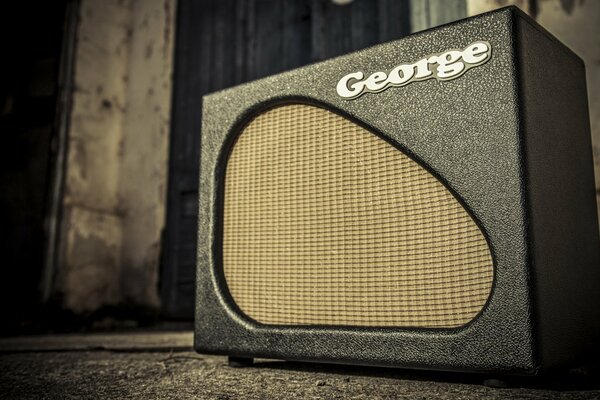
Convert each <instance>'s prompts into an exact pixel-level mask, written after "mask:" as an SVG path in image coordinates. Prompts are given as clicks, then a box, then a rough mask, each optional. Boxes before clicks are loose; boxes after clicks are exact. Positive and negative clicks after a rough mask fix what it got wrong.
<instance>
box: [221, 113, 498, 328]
mask: <svg viewBox="0 0 600 400" xmlns="http://www.w3.org/2000/svg"><path fill="white" fill-rule="evenodd" d="M224 201H225V203H224V215H223V218H224V220H223V225H224V226H223V268H224V274H225V279H226V281H227V285H228V288H229V291H230V293H231V295H232V297H233V299H234V301H235V303H236V304H237V305H238V306H239V307H240V309H241V310H242V311H243V312H244V313H245V314H246V315H248V316H249V317H251V318H253V319H254V320H256V321H258V322H261V323H265V324H276V325H280V324H281V325H307V324H319V325H337V326H373V327H456V326H460V325H464V324H466V323H467V322H469V321H470V320H472V319H473V318H474V317H475V315H476V314H477V313H478V312H479V311H480V310H481V309H482V307H483V306H484V304H485V302H486V300H487V298H488V296H489V294H490V290H491V286H492V276H493V266H492V258H491V254H490V251H489V248H488V244H487V242H486V240H485V239H484V237H483V235H482V233H481V231H480V230H479V228H478V226H477V225H476V224H475V223H474V222H473V220H472V219H471V217H470V216H469V215H468V214H467V212H466V211H465V210H464V208H463V207H462V206H461V205H460V204H459V203H458V202H457V201H456V199H455V198H454V197H453V196H452V194H451V193H450V192H449V191H448V190H447V189H446V188H445V187H444V186H443V185H442V184H441V183H440V182H439V181H438V180H437V179H436V178H435V177H434V176H433V175H431V174H430V173H429V172H427V171H426V170H425V169H423V168H422V167H421V166H419V165H418V164H417V163H416V162H415V161H413V160H412V159H410V158H409V157H407V156H406V155H405V154H404V153H402V152H401V151H399V150H398V149H396V148H395V147H393V146H392V145H390V144H389V143H387V142H386V141H384V140H383V139H381V138H379V137H378V136H376V135H374V134H373V133H371V132H369V131H367V130H366V129H364V128H362V127H360V126H358V125H356V124H354V123H353V122H351V121H349V120H347V119H345V118H343V117H341V116H339V115H337V114H334V113H332V112H330V111H327V110H324V109H321V108H317V107H313V106H308V105H285V106H281V107H278V108H275V109H272V110H269V111H266V112H264V113H262V114H261V115H259V116H258V117H256V118H255V119H254V120H253V121H252V122H251V123H250V124H249V125H248V126H247V127H246V128H245V129H244V131H243V132H242V134H241V135H240V137H239V139H238V140H237V142H236V143H235V145H234V147H233V149H232V152H231V155H230V158H229V160H228V164H227V169H226V176H225V193H224Z"/></svg>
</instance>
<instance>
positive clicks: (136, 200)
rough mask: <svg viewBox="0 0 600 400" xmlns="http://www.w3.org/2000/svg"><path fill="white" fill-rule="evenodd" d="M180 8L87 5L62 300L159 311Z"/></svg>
mask: <svg viewBox="0 0 600 400" xmlns="http://www.w3.org/2000/svg"><path fill="white" fill-rule="evenodd" d="M174 7H175V1H174V0H109V1H99V0H83V1H82V3H81V8H80V25H79V29H78V35H77V51H76V62H75V88H74V90H73V110H72V113H71V129H70V132H69V148H68V159H67V171H66V181H65V194H64V199H63V208H64V212H63V221H62V234H61V238H62V239H61V243H60V258H59V265H58V268H59V270H58V278H57V281H56V288H55V291H56V292H58V293H60V294H62V297H63V298H64V305H65V307H67V308H69V309H71V310H73V311H75V312H86V311H93V310H95V309H98V308H100V307H102V306H103V305H114V304H119V303H122V302H128V303H129V304H137V305H140V306H143V307H146V308H158V307H159V297H158V268H159V249H160V235H161V231H162V229H163V226H164V214H165V197H166V192H165V188H166V177H167V156H168V134H167V132H168V130H169V112H170V95H171V68H172V52H173V48H172V47H173V43H172V40H173V37H172V35H171V32H172V30H173V28H172V26H173V24H174V13H173V11H172V10H173V9H174Z"/></svg>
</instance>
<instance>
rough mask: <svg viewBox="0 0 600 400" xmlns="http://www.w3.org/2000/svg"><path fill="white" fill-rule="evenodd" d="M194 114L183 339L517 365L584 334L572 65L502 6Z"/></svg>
mask: <svg viewBox="0 0 600 400" xmlns="http://www.w3.org/2000/svg"><path fill="white" fill-rule="evenodd" d="M198 72H201V71H198ZM202 119H203V126H202V151H201V169H200V176H201V180H200V196H199V197H200V199H199V201H200V219H199V228H198V244H199V246H198V247H199V250H198V269H197V297H196V328H195V329H196V332H195V348H196V350H197V351H199V352H202V353H210V354H222V355H227V356H230V357H238V358H241V359H242V360H244V359H246V360H250V359H252V358H254V357H265V358H275V359H286V360H305V361H318V362H331V363H350V364H364V365H377V366H397V367H408V368H425V369H436V370H456V371H488V372H505V373H522V374H533V373H536V372H537V371H539V370H540V369H541V368H545V367H554V366H560V365H565V364H569V363H573V362H575V361H576V360H577V359H578V358H579V357H581V356H582V355H584V354H586V353H587V352H589V351H590V349H591V347H592V344H593V342H594V340H597V339H598V332H599V323H600V314H599V313H600V299H599V296H600V257H599V256H600V255H599V251H600V246H599V240H598V223H597V221H598V219H597V211H596V200H595V190H594V175H593V167H592V150H591V143H590V129H589V117H588V104H587V98H586V84H585V72H584V65H583V62H582V61H581V60H580V59H579V58H578V57H577V56H576V55H575V54H573V53H572V52H571V51H570V50H569V49H568V48H566V47H565V46H564V45H562V44H561V43H560V42H559V41H558V40H556V39H555V38H554V37H552V36H551V35H550V34H549V33H548V32H546V31H545V30H544V29H542V28H541V27H540V26H539V25H537V24H536V23H535V22H534V21H532V20H531V19H530V18H528V17H527V16H526V15H524V14H523V13H521V12H520V11H519V10H518V9H516V8H504V9H501V10H498V11H495V12H491V13H487V14H483V15H479V16H476V17H473V18H468V19H465V20H462V21H458V22H455V23H452V24H449V25H445V26H441V27H438V28H435V29H431V30H428V31H424V32H420V33H416V34H414V35H411V36H409V37H406V38H404V39H401V40H398V41H394V42H390V43H385V44H382V45H379V46H375V47H371V48H368V49H366V50H362V51H358V52H356V53H352V54H349V55H345V56H342V57H338V58H334V59H331V60H328V61H325V62H321V63H318V64H314V65H310V66H307V67H304V68H300V69H297V70H293V71H290V72H286V73H282V74H279V75H275V76H271V77H268V78H265V79H261V80H258V81H255V82H251V83H248V84H244V85H240V86H238V87H234V88H231V89H228V90H224V91H221V92H218V93H214V94H211V95H208V96H206V97H205V98H204V103H203V114H202ZM199 134H200V132H199Z"/></svg>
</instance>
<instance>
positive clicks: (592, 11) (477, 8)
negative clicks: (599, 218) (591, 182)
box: [467, 0, 600, 213]
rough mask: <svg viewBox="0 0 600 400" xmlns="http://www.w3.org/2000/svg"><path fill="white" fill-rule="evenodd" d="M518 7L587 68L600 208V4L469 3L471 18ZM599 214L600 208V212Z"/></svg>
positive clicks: (564, 0) (571, 0)
mask: <svg viewBox="0 0 600 400" xmlns="http://www.w3.org/2000/svg"><path fill="white" fill-rule="evenodd" d="M509 4H515V5H517V6H518V7H520V8H521V9H522V10H523V11H525V12H527V13H529V14H530V15H531V16H532V17H535V19H536V20H537V22H538V23H540V24H541V25H542V26H543V27H544V28H546V29H548V31H550V32H551V33H552V34H553V35H555V36H556V37H557V38H558V39H560V40H561V41H562V42H563V43H565V44H566V45H567V46H569V47H570V48H571V49H572V50H573V51H575V53H577V54H578V55H579V56H580V57H581V58H582V59H583V60H584V61H585V66H586V74H587V84H588V99H589V110H590V123H591V128H592V143H593V146H594V167H595V173H596V200H597V202H598V204H599V205H600V1H581V0H578V1H576V0H538V1H535V2H533V5H535V7H531V5H532V2H531V1H527V0H514V1H509V0H467V13H468V14H469V15H475V14H479V13H482V12H485V11H490V10H492V9H494V8H497V7H502V6H506V5H509ZM599 213H600V209H599Z"/></svg>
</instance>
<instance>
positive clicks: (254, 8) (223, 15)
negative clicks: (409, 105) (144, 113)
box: [161, 0, 410, 318]
mask: <svg viewBox="0 0 600 400" xmlns="http://www.w3.org/2000/svg"><path fill="white" fill-rule="evenodd" d="M340 3H348V2H347V1H346V2H342V1H339V0H338V1H332V0H285V1H282V0H205V1H197V0H179V1H178V12H177V35H176V45H175V46H176V47H175V72H174V93H173V103H172V110H173V111H172V127H171V139H170V165H169V189H168V205H167V227H166V232H165V241H164V245H165V246H164V251H165V256H164V262H163V271H162V279H161V285H162V288H161V292H162V299H163V309H164V312H165V315H167V316H170V317H176V318H192V317H193V306H194V278H195V265H196V240H197V238H196V236H197V235H196V232H197V229H196V228H197V218H198V215H197V213H198V211H197V210H198V205H197V200H198V163H199V149H200V140H201V138H200V126H201V107H202V96H203V95H204V94H206V93H210V92H214V91H217V90H220V89H223V88H226V87H229V86H233V85H236V84H239V83H242V82H246V81H250V80H254V79H257V78H261V77H264V76H267V75H270V74H274V73H277V72H281V71H285V70H289V69H292V68H296V67H300V66H302V65H306V64H309V63H312V62H316V61H320V60H323V59H327V58H330V57H334V56H337V55H340V54H344V53H347V52H350V51H353V50H358V49H362V48H365V47H368V46H371V45H374V44H377V43H381V42H385V41H388V40H393V39H397V38H399V37H402V36H404V35H407V34H408V33H410V24H409V7H408V5H409V0H397V1H396V0H374V1H372V0H355V1H351V2H349V3H348V4H340ZM199 240H202V238H200V239H199Z"/></svg>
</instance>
